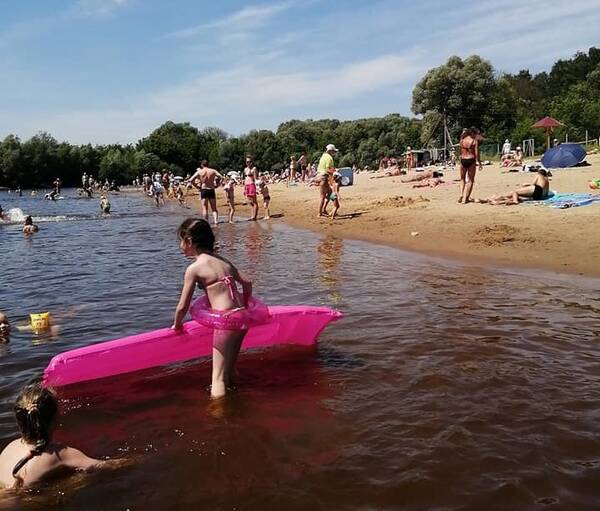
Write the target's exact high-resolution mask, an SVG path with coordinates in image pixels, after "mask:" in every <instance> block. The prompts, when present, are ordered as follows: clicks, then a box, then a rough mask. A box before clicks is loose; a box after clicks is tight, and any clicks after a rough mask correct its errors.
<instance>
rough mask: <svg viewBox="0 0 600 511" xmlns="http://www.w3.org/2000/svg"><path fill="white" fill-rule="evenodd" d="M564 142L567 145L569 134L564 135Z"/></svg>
mask: <svg viewBox="0 0 600 511" xmlns="http://www.w3.org/2000/svg"><path fill="white" fill-rule="evenodd" d="M565 142H566V143H567V144H568V143H569V134H568V133H565Z"/></svg>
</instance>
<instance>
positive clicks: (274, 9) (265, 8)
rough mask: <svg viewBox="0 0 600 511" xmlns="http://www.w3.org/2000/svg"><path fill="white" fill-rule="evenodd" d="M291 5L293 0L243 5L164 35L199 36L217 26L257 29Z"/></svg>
mask: <svg viewBox="0 0 600 511" xmlns="http://www.w3.org/2000/svg"><path fill="white" fill-rule="evenodd" d="M290 7H292V3H291V2H281V3H276V4H270V5H267V4H265V5H254V6H249V7H243V8H242V9H240V10H239V11H236V12H234V13H233V14H230V15H228V16H225V17H224V18H221V19H218V20H215V21H211V22H210V23H203V24H200V25H194V26H192V27H187V28H183V29H181V30H176V31H175V32H170V33H168V34H165V36H164V37H166V38H173V39H187V38H190V37H194V36H197V35H199V34H201V33H202V32H204V31H206V30H210V29H215V28H226V29H227V30H228V31H229V32H230V33H236V32H248V31H250V30H252V29H257V28H259V27H261V26H263V25H265V24H266V23H268V22H269V21H270V20H272V19H273V18H274V17H275V16H277V15H278V14H280V13H282V12H284V11H286V10H288V9H289V8H290Z"/></svg>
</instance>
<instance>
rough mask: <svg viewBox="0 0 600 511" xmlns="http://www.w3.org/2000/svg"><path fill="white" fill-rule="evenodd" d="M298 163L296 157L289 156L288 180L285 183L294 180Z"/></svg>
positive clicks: (290, 182)
mask: <svg viewBox="0 0 600 511" xmlns="http://www.w3.org/2000/svg"><path fill="white" fill-rule="evenodd" d="M297 166H298V164H297V163H296V157H295V156H290V167H289V169H290V171H289V174H288V182H287V185H288V186H290V185H291V184H292V183H293V182H294V181H296V167H297Z"/></svg>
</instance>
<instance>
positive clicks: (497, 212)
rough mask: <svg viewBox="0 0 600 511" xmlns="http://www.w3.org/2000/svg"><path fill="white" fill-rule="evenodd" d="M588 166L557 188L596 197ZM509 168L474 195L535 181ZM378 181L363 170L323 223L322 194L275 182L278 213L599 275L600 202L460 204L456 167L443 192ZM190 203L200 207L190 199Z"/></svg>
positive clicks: (469, 255)
mask: <svg viewBox="0 0 600 511" xmlns="http://www.w3.org/2000/svg"><path fill="white" fill-rule="evenodd" d="M588 162H589V163H591V165H590V166H587V167H579V168H575V169H566V170H555V171H553V177H552V178H551V181H550V189H551V190H555V191H558V192H560V193H567V192H572V193H591V192H593V191H592V190H590V189H589V187H588V184H587V182H588V181H589V180H590V179H592V178H598V177H600V155H599V154H592V155H589V156H588ZM503 170H504V169H502V168H501V167H500V165H499V164H492V165H488V166H484V168H483V171H481V172H478V173H477V177H476V182H475V189H474V193H473V197H474V198H481V197H488V196H490V195H493V194H504V193H507V192H509V191H510V190H512V189H514V188H515V187H517V186H518V185H520V184H522V183H528V182H531V181H532V180H533V177H534V174H533V173H527V172H514V173H506V172H503ZM372 176H373V174H370V173H361V174H359V175H357V176H355V182H354V186H350V187H344V188H342V192H341V209H340V217H339V218H338V219H336V220H334V221H331V220H329V219H327V218H317V215H316V211H317V207H318V189H317V188H316V187H308V186H306V185H304V184H298V185H297V186H293V187H290V188H288V187H287V186H286V185H285V184H281V183H278V184H273V185H269V189H270V192H271V199H272V200H271V214H272V215H275V216H276V217H278V218H277V221H281V219H283V220H284V221H286V222H288V223H290V224H291V225H293V226H296V227H302V228H308V229H311V230H314V231H320V232H325V233H328V234H333V235H336V236H341V237H348V238H354V239H361V240H366V241H372V242H376V243H382V244H386V245H390V246H395V247H399V248H402V249H407V250H412V251H418V252H424V253H427V254H433V255H441V256H446V257H452V258H459V259H472V260H476V261H479V262H482V263H496V264H501V265H510V266H520V267H534V268H543V269H549V270H555V271H560V272H566V273H578V274H582V275H590V276H600V266H599V265H598V264H597V262H598V260H599V259H600V230H599V229H598V227H599V222H600V204H592V205H590V206H585V207H578V208H569V209H554V208H551V207H548V206H538V205H531V204H520V205H518V206H491V205H487V204H475V203H470V204H466V205H463V204H458V203H457V198H458V196H459V188H458V186H459V185H458V183H456V182H454V180H455V179H458V171H457V170H451V171H447V172H446V173H445V176H444V179H445V180H446V182H448V183H450V184H447V185H443V186H438V187H436V188H418V189H414V188H413V187H412V183H409V184H404V183H401V182H400V178H399V177H388V178H382V179H370V178H371V177H372ZM594 193H600V191H595V192H594ZM222 196H223V194H222V193H219V207H220V214H221V215H223V214H224V213H225V212H226V211H227V209H226V206H225V204H224V201H223V197H222ZM243 199H244V197H243V195H242V187H241V186H238V187H237V188H236V203H237V206H236V209H237V211H236V215H240V216H242V215H247V214H248V208H247V207H246V206H243V205H242V202H243ZM188 203H190V204H193V205H195V206H199V202H198V201H197V200H194V199H192V198H191V197H188ZM279 215H282V216H279ZM260 216H262V210H261V211H260ZM415 233H418V234H415Z"/></svg>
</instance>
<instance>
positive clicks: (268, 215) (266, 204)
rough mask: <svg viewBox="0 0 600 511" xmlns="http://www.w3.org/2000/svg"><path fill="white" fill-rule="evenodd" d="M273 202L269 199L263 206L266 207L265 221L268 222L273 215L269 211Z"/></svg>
mask: <svg viewBox="0 0 600 511" xmlns="http://www.w3.org/2000/svg"><path fill="white" fill-rule="evenodd" d="M270 202H271V199H267V200H266V201H265V203H264V204H263V205H264V207H265V220H268V219H269V218H270V217H271V213H270V211H269V203H270Z"/></svg>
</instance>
